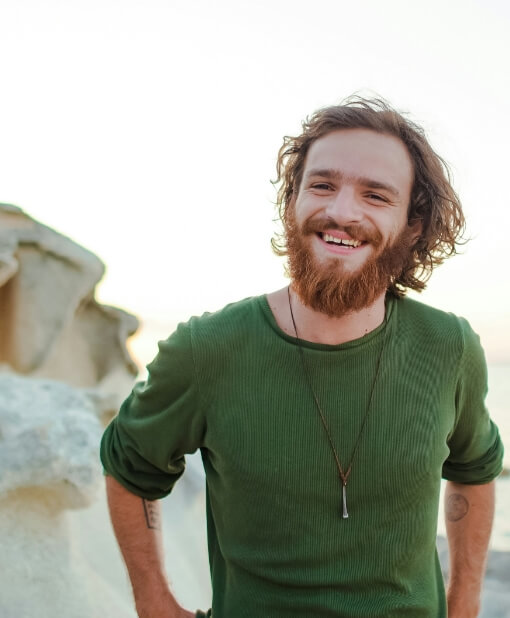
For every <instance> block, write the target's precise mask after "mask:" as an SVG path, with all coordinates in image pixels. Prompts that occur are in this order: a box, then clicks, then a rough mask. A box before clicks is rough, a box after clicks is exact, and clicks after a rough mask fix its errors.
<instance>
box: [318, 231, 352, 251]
mask: <svg viewBox="0 0 510 618" xmlns="http://www.w3.org/2000/svg"><path fill="white" fill-rule="evenodd" d="M322 239H323V240H324V241H325V242H333V243H335V245H343V246H344V247H353V248H356V247H359V246H360V245H361V240H348V239H347V238H336V237H335V236H331V234H323V235H322Z"/></svg>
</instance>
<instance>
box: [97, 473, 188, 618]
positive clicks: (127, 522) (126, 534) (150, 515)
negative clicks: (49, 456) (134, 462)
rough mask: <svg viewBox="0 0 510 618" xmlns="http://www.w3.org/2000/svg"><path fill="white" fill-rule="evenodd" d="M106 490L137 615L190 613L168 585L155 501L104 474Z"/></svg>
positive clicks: (158, 508)
mask: <svg viewBox="0 0 510 618" xmlns="http://www.w3.org/2000/svg"><path fill="white" fill-rule="evenodd" d="M106 491H107V496H108V507H109V509H110V517H111V520H112V525H113V529H114V531H115V536H116V538H117V542H118V544H119V547H120V550H121V552H122V556H123V558H124V562H125V563H126V567H127V569H128V573H129V578H130V580H131V585H132V587H133V594H134V597H135V603H136V609H137V611H138V615H139V616H140V618H145V617H147V618H149V617H150V618H153V617H154V616H158V617H159V616H161V617H164V618H180V616H187V615H189V616H191V615H192V614H188V613H187V612H186V613H184V610H182V609H181V608H180V606H179V605H178V603H177V601H176V600H175V598H174V597H173V595H172V594H171V592H170V589H169V587H168V583H167V578H166V572H165V564H164V556H163V543H162V533H161V506H160V504H159V501H157V500H154V501H151V500H144V499H143V498H140V497H138V496H135V495H134V494H132V493H130V492H129V491H128V490H127V489H125V488H124V487H123V486H122V485H121V484H120V483H118V482H117V481H116V480H115V479H114V478H113V477H111V476H107V477H106Z"/></svg>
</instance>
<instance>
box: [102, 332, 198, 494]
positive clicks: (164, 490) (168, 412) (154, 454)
mask: <svg viewBox="0 0 510 618" xmlns="http://www.w3.org/2000/svg"><path fill="white" fill-rule="evenodd" d="M147 369H148V378H147V381H146V382H139V383H138V384H136V385H135V387H134V388H133V390H132V392H131V394H130V395H129V397H128V398H127V399H126V400H125V401H124V403H123V404H122V406H121V408H120V411H119V414H118V415H117V416H116V417H115V418H114V419H113V421H112V422H111V423H110V425H109V426H108V427H107V428H106V430H105V432H104V434H103V438H102V441H101V448H100V456H101V462H102V464H103V467H104V470H105V472H106V473H107V474H110V475H111V476H113V477H114V478H115V479H116V480H117V481H119V483H121V484H122V485H123V486H124V487H126V489H128V490H129V491H130V492H132V493H134V494H136V495H139V496H141V497H143V498H147V499H150V500H153V499H157V498H162V497H164V496H166V495H167V494H168V493H169V492H170V491H171V490H172V488H173V486H174V484H175V482H176V481H177V480H178V479H179V477H180V476H181V475H182V473H183V472H184V467H185V457H184V456H185V454H187V453H193V452H195V451H196V450H197V448H199V447H200V446H201V444H202V440H203V435H204V431H205V422H204V419H203V415H202V409H201V406H200V401H199V400H200V397H199V389H198V384H197V381H196V379H195V371H194V360H193V352H192V348H191V336H190V326H189V324H181V325H179V327H178V328H177V330H176V332H175V333H174V334H173V335H171V336H170V337H169V338H168V339H167V340H166V341H162V342H160V343H159V353H158V355H157V356H156V358H155V359H154V360H153V361H152V363H150V365H148V367H147Z"/></svg>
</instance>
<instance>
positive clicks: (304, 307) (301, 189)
mask: <svg viewBox="0 0 510 618" xmlns="http://www.w3.org/2000/svg"><path fill="white" fill-rule="evenodd" d="M277 169H278V182H279V192H278V204H279V208H280V216H281V219H282V223H283V234H282V235H281V236H278V237H276V238H275V239H274V241H273V247H274V249H275V251H276V252H277V253H279V254H280V255H286V256H287V258H288V272H289V276H290V285H289V286H288V287H287V288H284V289H283V290H279V291H276V292H273V293H270V294H267V295H264V296H261V297H255V298H250V299H246V300H243V301H240V302H237V303H234V304H231V305H228V306H227V307H225V309H223V310H222V311H219V312H217V313H214V314H206V315H204V316H202V317H200V318H192V319H191V320H190V321H189V322H187V323H186V324H181V325H180V326H179V327H178V329H177V330H176V332H175V333H174V334H172V335H171V336H170V337H169V338H168V339H167V340H166V341H164V342H160V344H159V354H158V355H157V357H156V358H155V360H154V361H153V362H152V363H151V364H150V365H149V368H148V369H149V377H148V380H147V382H146V383H140V384H138V385H136V386H135V388H134V389H133V392H132V393H131V394H130V396H129V397H128V398H127V400H126V401H125V402H124V404H123V406H122V408H121V410H120V412H119V415H118V417H117V418H116V419H115V420H114V421H113V422H112V423H111V425H110V426H109V427H108V428H107V430H106V432H105V435H104V438H103V442H102V447H101V456H102V461H103V464H104V467H105V470H106V472H107V473H108V475H107V488H108V499H109V504H110V512H111V517H112V521H113V525H114V529H115V533H116V535H117V539H118V541H119V544H120V547H121V550H122V552H123V556H124V559H125V561H126V565H127V567H128V570H129V574H130V577H131V581H132V585H133V590H134V595H135V601H136V606H137V610H138V613H139V616H141V617H151V618H155V617H157V618H181V617H190V616H193V615H197V616H198V615H203V614H202V613H201V612H197V613H196V614H193V613H191V612H189V611H187V610H185V609H183V608H181V607H180V606H179V604H178V603H177V602H176V600H175V598H174V597H173V595H172V594H171V592H170V590H169V587H168V584H167V580H166V576H165V571H164V564H163V563H164V561H163V555H162V550H161V538H160V529H159V528H160V525H159V519H160V518H159V508H160V507H159V503H158V499H159V498H162V497H163V496H165V495H167V494H168V493H169V492H170V491H171V489H172V487H173V485H174V483H175V482H176V481H177V479H178V478H179V476H180V475H181V474H182V472H183V470H184V457H185V455H186V454H187V453H193V452H194V451H196V450H197V449H200V450H201V453H202V458H203V462H204V468H205V472H206V478H207V517H208V536H209V557H210V567H211V578H212V587H213V603H212V615H213V616H214V617H216V618H234V617H235V618H240V617H246V618H262V617H264V618H273V617H274V618H291V617H292V618H297V617H301V618H322V617H324V618H326V617H327V616H338V617H339V618H368V617H372V618H385V617H393V616H395V617H396V616H398V617H402V618H404V617H408V618H444V617H446V616H447V612H448V616H449V617H450V618H470V617H475V616H477V614H478V608H479V598H480V588H481V582H482V578H483V572H484V564H485V557H486V552H487V545H488V541H489V536H490V530H491V524H492V517H493V509H494V482H493V481H494V478H495V477H496V476H497V475H498V474H499V472H500V471H501V467H502V454H503V447H502V444H501V442H500V439H499V435H498V431H497V428H496V427H495V425H494V424H493V423H492V421H491V420H490V418H489V416H488V413H487V410H486V408H485V405H484V397H485V394H486V388H487V386H486V367H485V361H484V356H483V352H482V350H481V347H480V344H479V341H478V337H477V336H476V335H475V334H474V333H473V331H472V329H471V328H470V326H469V324H468V323H467V322H466V321H465V320H463V319H462V318H458V317H456V316H454V315H452V314H447V313H444V312H442V311H438V310H437V309H433V308H431V307H428V306H426V305H424V304H421V303H418V302H416V301H414V300H410V299H408V298H406V291H407V290H408V289H414V290H418V291H420V290H422V289H423V288H424V287H425V282H426V280H427V278H428V277H429V276H430V274H431V272H432V268H433V267H435V266H437V265H438V264H440V263H441V262H442V261H443V260H444V259H445V258H446V257H448V256H449V255H452V254H453V253H455V247H456V242H457V240H458V237H459V235H460V233H461V231H462V229H463V225H464V218H463V215H462V210H461V206H460V202H459V200H458V198H457V196H456V194H455V192H454V190H453V189H452V187H451V184H450V181H449V177H448V170H447V168H446V166H445V165H444V163H443V161H442V160H441V159H440V158H439V157H438V156H437V155H436V154H435V153H434V152H433V150H432V149H431V147H430V146H429V144H428V142H427V141H426V139H425V137H424V135H423V132H422V130H421V129H420V128H419V127H417V126H416V125H414V124H413V123H411V122H410V121H409V120H407V119H406V118H404V117H403V116H402V115H401V114H399V113H397V112H396V111H395V110H393V109H392V108H390V107H389V106H388V105H387V104H386V103H384V102H382V101H379V100H373V101H368V100H363V99H358V98H354V99H350V100H347V101H345V102H343V103H342V104H341V105H338V106H333V107H329V108H325V109H322V110H319V111H318V112H316V113H315V114H314V115H313V116H312V117H311V118H310V119H309V120H308V121H306V122H305V123H304V124H303V132H302V133H301V135H299V136H298V137H292V138H286V139H285V141H284V144H283V146H282V148H281V150H280V153H279V157H278V166H277ZM442 477H443V478H446V479H448V481H449V482H448V486H447V494H446V520H447V531H448V540H449V545H450V555H451V569H450V572H451V574H450V581H449V585H448V591H447V593H445V590H444V585H443V580H442V576H441V571H440V569H439V563H438V560H437V553H436V550H435V538H436V527H437V514H438V502H439V490H440V480H441V478H442ZM174 559H175V560H178V559H179V557H178V556H176V557H175V558H174ZM209 613H210V612H209Z"/></svg>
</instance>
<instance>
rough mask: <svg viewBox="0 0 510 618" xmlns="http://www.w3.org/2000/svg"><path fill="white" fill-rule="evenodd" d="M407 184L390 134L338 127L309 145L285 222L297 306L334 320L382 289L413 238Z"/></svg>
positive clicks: (403, 153)
mask: <svg viewBox="0 0 510 618" xmlns="http://www.w3.org/2000/svg"><path fill="white" fill-rule="evenodd" d="M413 178H414V172H413V164H412V161H411V158H410V156H409V153H408V151H407V149H406V147H405V146H404V144H403V143H402V142H401V141H400V140H399V139H397V138H395V137H393V136H390V135H385V134H381V133H376V132H375V131H371V130H368V129H343V130H339V131H334V132H332V133H329V134H327V135H325V136H324V137H322V138H320V139H318V140H317V141H316V142H314V143H313V144H312V146H311V147H310V150H309V152H308V155H307V158H306V161H305V168H304V171H303V178H302V181H301V186H300V187H299V190H298V194H297V197H296V199H295V202H294V204H291V205H290V208H289V212H288V215H287V221H286V233H287V241H288V242H287V246H288V256H289V269H290V274H291V277H292V279H293V284H294V286H295V288H296V291H297V292H298V293H299V295H300V296H301V298H302V300H303V301H304V302H305V304H308V305H310V306H312V308H314V309H316V310H319V311H322V312H324V313H326V314H328V315H331V316H339V315H343V314H345V313H347V312H348V311H349V310H351V311H354V310H359V309H361V308H363V307H365V306H367V305H369V304H371V302H373V300H375V298H376V297H377V296H378V295H380V294H381V293H382V292H383V291H384V290H385V289H386V288H387V287H388V285H389V283H390V281H391V278H392V277H394V276H396V275H398V274H399V273H400V271H401V268H402V266H403V264H404V263H405V261H406V259H407V257H408V255H409V251H410V246H411V245H412V242H413V238H414V236H415V235H416V231H415V230H412V229H411V228H410V227H409V226H408V224H407V212H408V205H409V200H410V196H411V189H412V184H413ZM326 297H327V298H326Z"/></svg>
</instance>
